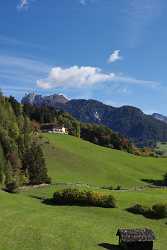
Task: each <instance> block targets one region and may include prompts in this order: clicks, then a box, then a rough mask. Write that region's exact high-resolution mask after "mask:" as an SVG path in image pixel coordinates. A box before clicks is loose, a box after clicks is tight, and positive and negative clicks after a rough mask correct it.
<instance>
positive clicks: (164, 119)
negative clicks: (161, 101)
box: [152, 113, 167, 123]
mask: <svg viewBox="0 0 167 250" xmlns="http://www.w3.org/2000/svg"><path fill="white" fill-rule="evenodd" d="M152 116H153V117H154V118H155V119H157V120H160V121H162V122H165V123H167V116H164V115H161V114H158V113H154V114H153V115H152Z"/></svg>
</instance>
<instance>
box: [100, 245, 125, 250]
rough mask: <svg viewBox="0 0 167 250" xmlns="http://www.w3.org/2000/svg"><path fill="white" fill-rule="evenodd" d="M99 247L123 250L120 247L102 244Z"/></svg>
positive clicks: (109, 249)
mask: <svg viewBox="0 0 167 250" xmlns="http://www.w3.org/2000/svg"><path fill="white" fill-rule="evenodd" d="M98 246H99V247H102V248H104V249H108V250H121V248H120V247H119V246H118V245H113V244H109V243H100V244H98Z"/></svg>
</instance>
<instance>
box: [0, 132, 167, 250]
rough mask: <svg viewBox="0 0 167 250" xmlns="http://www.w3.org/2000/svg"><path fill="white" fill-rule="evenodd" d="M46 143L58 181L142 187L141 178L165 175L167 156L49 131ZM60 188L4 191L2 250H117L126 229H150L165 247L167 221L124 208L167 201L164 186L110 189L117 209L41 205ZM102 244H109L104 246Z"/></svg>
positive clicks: (1, 196)
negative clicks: (139, 154)
mask: <svg viewBox="0 0 167 250" xmlns="http://www.w3.org/2000/svg"><path fill="white" fill-rule="evenodd" d="M48 140H49V142H50V143H49V144H48V142H46V141H48ZM44 141H45V143H44V149H45V154H46V156H47V164H48V167H49V174H50V176H52V178H53V180H54V182H69V183H70V182H73V183H76V182H83V183H89V184H92V185H99V186H101V185H105V184H114V185H117V184H118V183H120V184H121V185H123V186H130V187H133V186H134V185H136V186H137V185H139V186H140V185H143V183H142V182H141V178H155V179H156V178H161V177H162V175H163V174H164V172H165V170H166V160H165V159H152V158H138V157H135V156H133V155H129V154H127V153H123V152H120V151H114V150H110V149H107V148H101V147H98V146H96V145H93V144H90V143H88V142H85V141H82V140H79V139H77V138H73V137H70V136H60V135H45V139H44ZM60 187H61V185H60V184H59V185H52V186H48V187H44V188H37V189H29V190H27V191H24V192H21V193H20V194H8V193H5V192H3V191H0V201H1V202H0V214H1V215H2V216H1V218H0V222H1V223H0V242H1V244H0V250H11V249H12V250H55V249H56V250H85V249H86V250H100V249H101V250H105V249H110V250H116V249H117V250H119V249H118V248H117V247H116V246H115V245H117V243H118V239H117V237H116V236H115V234H116V232H117V229H118V228H122V227H126V228H137V227H139V228H143V227H148V228H151V229H152V230H153V231H154V232H155V234H156V237H157V240H156V242H155V248H156V249H158V250H166V245H167V230H166V227H167V225H166V222H167V221H166V219H161V220H151V219H147V218H144V217H143V216H141V215H134V214H130V213H128V212H127V211H126V210H125V209H126V208H127V207H130V206H131V205H134V204H135V203H141V204H143V205H149V206H151V205H152V204H154V203H156V202H162V201H164V200H166V197H167V190H166V189H164V190H163V189H158V190H157V189H152V190H150V189H145V190H144V191H142V192H141V191H124V192H122V191H107V192H109V193H111V194H113V195H114V197H115V198H116V199H117V205H118V207H117V208H114V209H105V208H95V207H79V206H52V205H47V204H44V203H42V199H44V198H50V197H52V195H53V192H54V191H55V190H57V189H59V188H60ZM103 191H104V190H103ZM102 243H103V244H104V243H106V245H103V246H105V247H103V246H100V245H101V244H102Z"/></svg>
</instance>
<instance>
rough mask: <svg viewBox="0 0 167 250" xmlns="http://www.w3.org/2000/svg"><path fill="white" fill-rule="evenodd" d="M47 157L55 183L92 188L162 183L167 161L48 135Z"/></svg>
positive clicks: (70, 138)
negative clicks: (153, 182)
mask: <svg viewBox="0 0 167 250" xmlns="http://www.w3.org/2000/svg"><path fill="white" fill-rule="evenodd" d="M46 141H49V142H50V144H48V143H44V149H45V155H46V159H47V164H48V167H49V174H50V176H52V179H53V181H56V182H74V183H76V182H81V183H82V182H83V183H88V184H92V185H101V186H103V185H113V186H114V187H115V186H117V185H121V186H122V187H125V188H126V187H135V186H136V187H137V186H143V185H145V184H146V183H144V182H143V181H142V180H143V179H148V180H149V179H155V180H157V179H162V178H163V175H164V174H165V173H166V172H167V159H165V158H164V159H163V158H159V159H156V158H151V157H150V158H149V157H138V156H134V155H131V154H127V153H124V152H122V151H118V150H112V149H108V148H104V147H99V146H97V145H94V144H92V143H89V142H86V141H83V140H80V139H77V138H75V137H71V136H66V135H64V136H63V135H54V134H45V142H46Z"/></svg>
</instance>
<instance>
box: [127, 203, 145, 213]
mask: <svg viewBox="0 0 167 250" xmlns="http://www.w3.org/2000/svg"><path fill="white" fill-rule="evenodd" d="M127 211H129V212H131V213H133V214H142V215H145V214H148V213H149V211H150V208H149V207H145V206H142V205H140V204H135V205H134V206H132V207H130V208H128V209H127Z"/></svg>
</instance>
